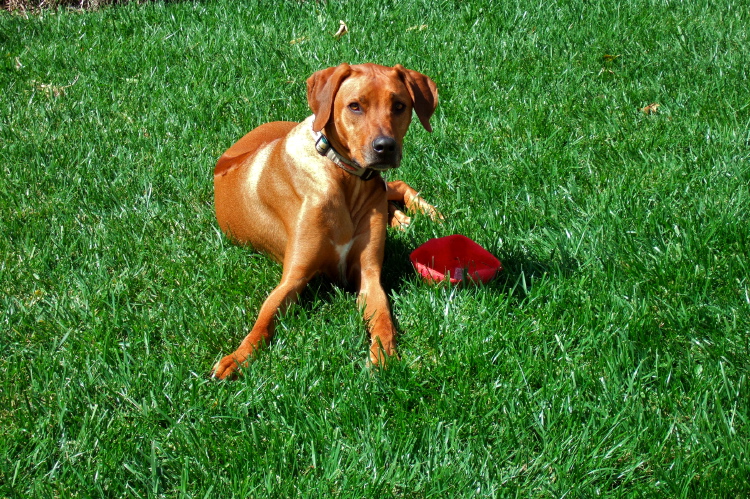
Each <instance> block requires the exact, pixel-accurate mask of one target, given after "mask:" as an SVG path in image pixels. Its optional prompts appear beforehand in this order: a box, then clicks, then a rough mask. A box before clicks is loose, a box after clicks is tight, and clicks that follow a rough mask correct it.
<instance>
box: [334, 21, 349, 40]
mask: <svg viewBox="0 0 750 499" xmlns="http://www.w3.org/2000/svg"><path fill="white" fill-rule="evenodd" d="M347 33H349V27H348V26H347V25H346V23H345V22H344V21H339V30H338V31H337V32H336V34H335V35H333V37H334V38H336V39H338V38H341V37H342V36H344V35H345V34H347Z"/></svg>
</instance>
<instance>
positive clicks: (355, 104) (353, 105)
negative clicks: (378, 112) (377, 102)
mask: <svg viewBox="0 0 750 499" xmlns="http://www.w3.org/2000/svg"><path fill="white" fill-rule="evenodd" d="M349 109H351V110H352V111H354V112H355V113H358V112H360V111H361V110H362V108H361V107H359V102H352V103H351V104H349Z"/></svg>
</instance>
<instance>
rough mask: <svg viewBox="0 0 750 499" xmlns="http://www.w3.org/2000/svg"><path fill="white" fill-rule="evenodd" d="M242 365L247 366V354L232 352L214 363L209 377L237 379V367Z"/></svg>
mask: <svg viewBox="0 0 750 499" xmlns="http://www.w3.org/2000/svg"><path fill="white" fill-rule="evenodd" d="M244 366H247V356H246V355H241V354H237V352H234V353H233V354H231V355H227V356H226V357H224V358H223V359H221V360H220V361H219V362H217V363H216V365H215V366H214V369H213V372H212V373H211V377H212V378H216V379H237V375H238V374H239V372H238V370H239V368H240V367H244Z"/></svg>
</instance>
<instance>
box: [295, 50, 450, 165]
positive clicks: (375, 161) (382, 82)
mask: <svg viewBox="0 0 750 499" xmlns="http://www.w3.org/2000/svg"><path fill="white" fill-rule="evenodd" d="M307 101H308V103H309V104H310V108H311V109H312V111H313V113H314V114H315V120H314V122H313V130H314V131H316V132H317V131H321V130H324V131H325V134H326V136H327V137H328V140H329V141H330V142H331V144H332V145H333V147H334V148H335V149H336V150H337V151H338V152H339V153H341V154H343V155H345V156H347V157H348V158H349V159H350V160H351V161H353V162H355V163H357V164H358V165H359V166H361V167H363V168H373V169H376V170H386V169H389V168H396V167H398V166H399V164H400V162H401V148H402V145H403V139H404V135H406V130H407V129H408V128H409V123H411V116H412V110H414V112H416V114H417V117H418V118H419V121H420V122H421V123H422V126H424V128H425V129H426V130H427V131H428V132H431V131H432V127H431V126H430V117H431V116H432V114H433V113H434V112H435V107H436V106H437V102H438V94H437V88H436V87H435V83H434V82H433V81H432V80H431V79H430V78H428V77H427V76H425V75H423V74H421V73H418V72H416V71H412V70H409V69H406V68H404V67H403V66H401V65H400V64H398V65H396V66H394V67H392V68H389V67H385V66H378V65H376V64H362V65H356V66H349V65H348V64H341V65H340V66H336V67H333V68H328V69H323V70H321V71H318V72H316V73H314V74H313V75H312V76H311V77H310V78H308V79H307Z"/></svg>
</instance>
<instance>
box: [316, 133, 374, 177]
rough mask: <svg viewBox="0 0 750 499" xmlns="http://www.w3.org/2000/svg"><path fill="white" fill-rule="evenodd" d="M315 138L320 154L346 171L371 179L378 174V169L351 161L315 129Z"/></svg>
mask: <svg viewBox="0 0 750 499" xmlns="http://www.w3.org/2000/svg"><path fill="white" fill-rule="evenodd" d="M313 138H314V139H315V150H316V151H318V154H320V155H321V156H325V157H326V158H328V159H330V160H331V161H332V162H333V164H335V165H336V166H338V167H339V168H341V169H342V170H344V171H345V172H347V173H349V174H351V175H354V176H356V177H359V178H361V179H362V180H371V179H373V178H375V177H376V176H377V174H378V170H375V169H373V168H363V167H361V166H360V165H358V164H357V163H355V162H354V161H350V160H348V159H346V158H345V157H344V156H342V155H341V153H339V152H338V151H337V150H336V149H334V148H333V146H332V145H331V143H330V142H329V141H328V138H327V137H326V136H325V135H323V133H322V132H316V131H315V130H313Z"/></svg>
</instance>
